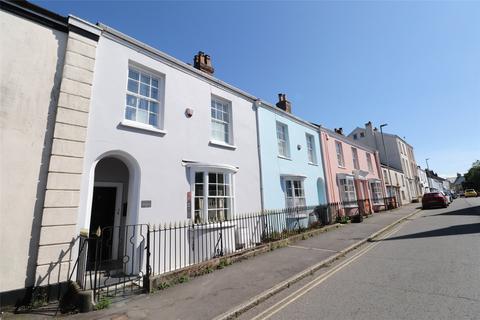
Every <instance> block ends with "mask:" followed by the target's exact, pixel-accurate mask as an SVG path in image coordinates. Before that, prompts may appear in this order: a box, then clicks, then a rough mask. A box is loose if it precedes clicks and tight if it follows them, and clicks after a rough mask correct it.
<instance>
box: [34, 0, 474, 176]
mask: <svg viewBox="0 0 480 320" xmlns="http://www.w3.org/2000/svg"><path fill="white" fill-rule="evenodd" d="M35 2H36V3H37V4H39V5H41V6H43V7H45V8H48V9H50V10H52V11H55V12H58V13H60V14H64V15H66V14H69V13H71V14H74V15H77V16H79V17H81V18H84V19H86V20H88V21H90V22H97V21H99V22H103V23H104V24H107V25H109V26H111V27H113V28H116V29H117V30H119V31H122V32H123V33H126V34H128V35H130V36H133V37H135V38H137V39H139V40H140V41H143V42H145V43H147V44H149V45H151V46H154V47H156V48H158V49H160V50H162V51H164V52H166V53H168V54H170V55H172V56H174V57H176V58H178V59H180V60H183V61H185V62H191V61H192V58H193V55H194V54H195V53H196V52H197V51H198V50H202V51H205V52H206V53H208V54H210V55H211V56H212V61H213V64H214V67H215V75H216V76H217V77H218V78H220V79H222V80H224V81H226V82H228V83H230V84H232V85H235V86H237V87H239V88H241V89H243V90H245V91H248V92H250V93H251V94H253V95H256V96H258V97H260V98H262V100H266V101H269V102H272V103H275V102H276V99H277V93H280V92H284V93H286V94H287V96H288V98H289V100H291V101H292V105H293V106H292V109H293V113H294V114H296V115H297V116H300V117H302V118H304V119H306V120H309V121H312V122H316V123H320V124H322V125H324V126H326V127H329V128H334V127H343V128H344V131H346V132H347V133H349V132H350V131H351V130H353V129H354V128H355V127H356V126H363V125H364V123H365V122H367V121H369V120H371V121H372V122H373V123H374V125H377V126H378V125H380V124H381V123H385V122H386V123H388V127H387V128H385V131H386V132H389V133H395V134H397V135H399V136H401V137H405V138H406V140H407V141H408V142H409V143H410V144H411V145H412V146H413V147H414V149H415V156H416V160H417V163H418V164H420V165H421V166H422V167H425V158H427V157H428V158H430V160H429V165H430V168H432V169H434V170H435V171H437V172H439V173H440V174H442V175H444V176H451V175H455V173H456V172H466V171H467V170H468V168H470V165H471V164H472V162H473V161H474V160H476V159H479V158H480V128H479V127H480V19H479V17H480V2H336V1H331V2H313V1H310V2H298V1H296V2H286V1H281V2H273V1H263V2H253V1H245V2H232V1H225V2H219V1H217V2H200V1H197V2H185V1H177V2H160V1H145V2H140V1H136V2H127V1H122V2H113V1H105V2H91V1H71V2H60V1H35Z"/></svg>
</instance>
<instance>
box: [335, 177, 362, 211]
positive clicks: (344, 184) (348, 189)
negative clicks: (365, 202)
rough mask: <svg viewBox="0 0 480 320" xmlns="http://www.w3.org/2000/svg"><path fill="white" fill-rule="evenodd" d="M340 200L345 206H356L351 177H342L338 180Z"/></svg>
mask: <svg viewBox="0 0 480 320" xmlns="http://www.w3.org/2000/svg"><path fill="white" fill-rule="evenodd" d="M338 184H339V191H340V198H341V199H342V201H343V202H346V203H347V206H356V205H357V204H356V203H353V202H355V201H357V195H356V192H355V181H354V178H353V176H349V175H343V176H340V177H339V178H338Z"/></svg>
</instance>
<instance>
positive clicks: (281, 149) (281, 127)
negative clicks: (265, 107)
mask: <svg viewBox="0 0 480 320" xmlns="http://www.w3.org/2000/svg"><path fill="white" fill-rule="evenodd" d="M277 142H278V155H279V156H282V157H285V158H290V146H289V142H288V127H287V125H286V124H283V123H281V122H277Z"/></svg>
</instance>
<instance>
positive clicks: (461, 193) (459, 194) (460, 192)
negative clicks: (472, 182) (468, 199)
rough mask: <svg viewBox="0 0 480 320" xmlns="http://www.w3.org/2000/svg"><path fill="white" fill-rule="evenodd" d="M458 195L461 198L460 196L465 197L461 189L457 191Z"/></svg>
mask: <svg viewBox="0 0 480 320" xmlns="http://www.w3.org/2000/svg"><path fill="white" fill-rule="evenodd" d="M458 196H459V197H460V198H461V197H465V192H464V191H463V190H461V191H458Z"/></svg>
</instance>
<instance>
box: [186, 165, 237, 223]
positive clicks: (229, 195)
mask: <svg viewBox="0 0 480 320" xmlns="http://www.w3.org/2000/svg"><path fill="white" fill-rule="evenodd" d="M191 170H192V171H191V175H190V179H191V192H192V195H193V197H192V199H193V206H192V207H193V208H191V210H192V212H193V221H194V222H195V223H204V222H210V221H224V220H229V219H231V218H232V217H233V214H234V190H233V189H234V188H233V186H234V177H233V174H234V173H235V172H236V169H230V168H227V169H225V168H223V167H218V168H215V167H213V166H196V165H192V167H191Z"/></svg>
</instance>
